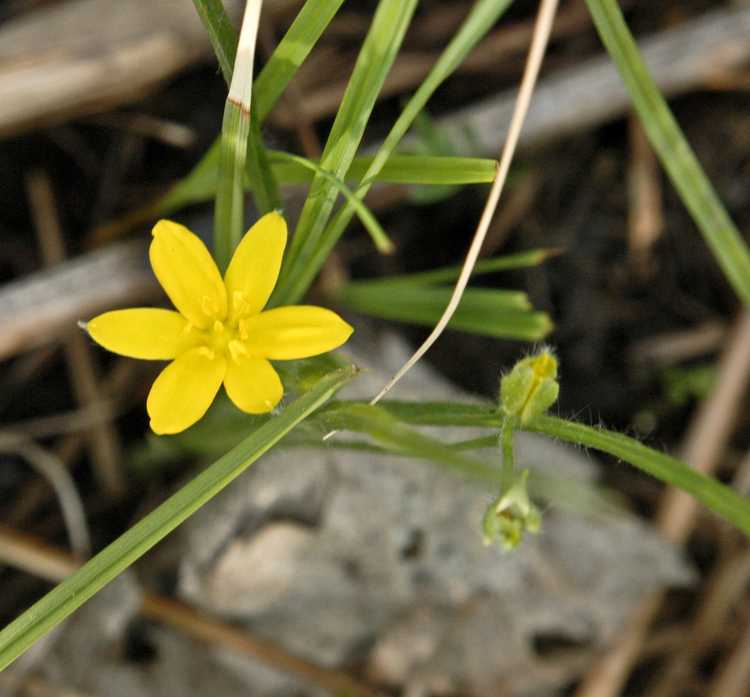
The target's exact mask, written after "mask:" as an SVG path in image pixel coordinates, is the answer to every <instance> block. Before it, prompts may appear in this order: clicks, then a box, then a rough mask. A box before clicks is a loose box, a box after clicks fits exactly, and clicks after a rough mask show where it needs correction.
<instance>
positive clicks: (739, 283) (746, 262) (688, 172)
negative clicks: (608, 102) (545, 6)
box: [586, 0, 750, 307]
mask: <svg viewBox="0 0 750 697" xmlns="http://www.w3.org/2000/svg"><path fill="white" fill-rule="evenodd" d="M586 3H587V4H588V7H589V10H590V12H591V16H592V17H593V19H594V23H595V24H596V28H597V30H598V32H599V36H600V37H601V40H602V42H603V43H604V45H605V47H606V49H607V51H608V52H609V54H610V56H611V57H612V60H613V61H614V62H615V64H616V65H617V67H618V69H619V71H620V73H621V74H622V78H623V80H624V82H625V85H626V87H627V89H628V92H630V96H631V97H632V98H633V103H634V105H635V108H636V111H637V112H638V116H639V117H640V119H641V122H642V123H643V127H644V129H645V130H646V133H647V135H648V138H649V141H650V142H651V145H652V146H653V148H654V150H655V151H656V154H657V155H658V157H659V160H660V161H661V163H662V165H663V166H664V168H665V169H666V170H667V173H668V174H669V178H670V179H671V180H672V183H673V184H674V186H675V188H676V189H677V191H678V193H679V194H680V198H681V199H682V201H683V203H684V204H685V206H686V207H687V209H688V211H689V212H690V215H691V216H692V218H693V220H694V221H695V223H696V224H697V225H698V227H699V229H700V231H701V233H702V234H703V238H704V239H705V240H706V242H707V244H708V246H709V247H710V249H711V251H712V252H713V255H714V257H716V260H717V261H718V263H719V266H721V268H722V270H723V271H724V274H725V275H726V277H727V280H728V281H729V283H730V284H731V285H732V287H733V288H734V290H735V292H736V293H737V295H738V296H739V297H740V299H741V300H742V302H743V303H744V304H745V306H747V307H750V251H748V247H747V245H746V244H745V242H744V240H743V238H742V235H741V234H740V233H739V231H738V230H737V228H736V227H735V225H734V223H733V222H732V219H731V218H730V217H729V214H728V213H727V211H726V209H725V208H724V206H723V204H722V203H721V200H720V199H719V197H718V196H717V194H716V191H715V190H714V188H713V186H712V185H711V182H710V181H709V179H708V177H706V174H705V173H704V172H703V169H702V167H701V165H700V163H699V162H698V159H697V158H696V156H695V153H693V150H692V149H691V147H690V145H689V144H688V142H687V140H686V139H685V136H684V135H683V133H682V131H681V130H680V127H679V125H678V124H677V121H676V120H675V118H674V116H673V115H672V112H671V111H670V110H669V107H668V106H667V103H666V101H665V100H664V97H663V96H662V95H661V92H659V89H658V87H657V86H656V84H655V83H654V81H653V78H652V77H651V75H650V74H649V72H648V69H647V68H646V66H645V64H644V62H643V59H642V58H641V55H640V52H639V51H638V46H637V45H636V43H635V40H634V39H633V36H632V34H631V33H630V31H629V30H628V27H627V24H625V20H624V19H623V16H622V12H621V11H620V8H619V6H618V4H617V2H616V0H586Z"/></svg>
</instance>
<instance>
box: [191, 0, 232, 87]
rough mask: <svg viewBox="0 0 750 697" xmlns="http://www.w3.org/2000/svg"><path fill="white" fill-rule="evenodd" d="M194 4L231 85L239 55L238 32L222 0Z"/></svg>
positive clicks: (221, 67)
mask: <svg viewBox="0 0 750 697" xmlns="http://www.w3.org/2000/svg"><path fill="white" fill-rule="evenodd" d="M193 5H195V9H196V11H197V12H198V16H199V17H200V18H201V22H203V26H204V27H205V28H206V31H207V32H208V39H209V41H210V42H211V48H213V50H214V54H215V55H216V60H217V61H218V62H219V68H220V69H221V74H222V75H223V76H224V81H225V82H226V83H227V85H229V82H230V81H231V79H232V70H234V59H235V57H236V56H237V32H235V30H234V26H232V21H231V20H230V19H229V16H228V15H227V13H226V11H225V10H224V3H222V1H221V0H193Z"/></svg>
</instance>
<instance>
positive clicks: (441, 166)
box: [147, 140, 496, 217]
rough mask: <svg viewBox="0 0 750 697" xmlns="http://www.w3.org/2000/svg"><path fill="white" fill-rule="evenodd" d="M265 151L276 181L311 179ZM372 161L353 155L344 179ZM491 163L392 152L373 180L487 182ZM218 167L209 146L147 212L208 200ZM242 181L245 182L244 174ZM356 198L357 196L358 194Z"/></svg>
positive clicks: (358, 176) (359, 175)
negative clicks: (202, 155) (153, 207)
mask: <svg viewBox="0 0 750 697" xmlns="http://www.w3.org/2000/svg"><path fill="white" fill-rule="evenodd" d="M250 143H252V140H251V141H250ZM266 154H267V156H268V161H269V164H270V166H271V170H272V172H273V176H274V179H275V180H276V181H277V182H278V183H279V184H281V185H284V184H307V183H309V182H311V181H312V180H313V174H314V173H313V172H312V171H311V170H310V168H309V167H305V166H302V165H300V164H297V163H295V162H293V161H291V160H290V159H289V158H288V153H285V152H281V151H274V150H268V151H266ZM372 161H373V157H371V156H361V157H355V158H354V160H353V161H352V164H351V167H350V168H349V171H348V172H347V174H346V181H350V182H359V181H361V180H362V179H363V178H364V176H365V173H366V172H367V170H368V168H369V167H370V165H371V164H372ZM310 162H312V163H314V164H315V165H317V166H320V162H318V161H316V160H310ZM495 166H496V163H495V161H494V160H487V159H482V158H474V157H434V156H423V155H394V156H393V157H391V158H390V159H389V160H388V162H386V164H385V165H384V166H383V168H382V169H381V170H380V171H379V172H378V174H377V175H376V177H375V181H376V182H383V183H386V184H419V185H436V186H442V185H454V184H455V185H458V184H489V183H490V182H491V181H492V178H493V177H494V176H495ZM218 171H219V149H218V147H211V148H210V149H209V150H208V152H207V153H206V155H205V156H204V157H203V159H202V160H201V161H200V162H199V163H198V164H197V165H196V166H195V168H194V169H193V171H192V172H191V173H190V174H189V175H188V176H187V177H185V178H184V179H181V180H180V181H179V182H177V184H175V185H174V186H173V187H172V189H171V190H170V191H169V192H168V193H167V194H166V196H164V197H163V198H162V199H161V200H160V201H158V203H157V205H156V207H155V211H156V212H155V213H154V211H151V212H150V213H149V215H154V214H156V215H166V214H168V213H172V212H173V211H176V210H179V209H180V208H182V207H183V206H188V205H190V204H193V203H201V202H203V201H208V200H209V199H210V198H212V197H213V196H214V195H215V194H216V180H217V177H218ZM245 183H246V185H247V184H248V178H247V177H246V179H245ZM357 199H358V200H359V199H361V197H359V196H358V197H357ZM352 205H353V204H352ZM147 217H148V216H147Z"/></svg>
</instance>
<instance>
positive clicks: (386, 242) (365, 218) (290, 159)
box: [276, 153, 395, 254]
mask: <svg viewBox="0 0 750 697" xmlns="http://www.w3.org/2000/svg"><path fill="white" fill-rule="evenodd" d="M276 157H277V158H279V159H280V160H281V161H283V162H287V163H289V164H293V165H296V166H297V167H301V168H303V169H306V170H307V171H309V172H313V173H315V174H317V175H318V176H320V177H323V178H324V179H325V180H326V181H328V182H329V183H330V184H331V186H334V187H335V188H336V189H337V191H338V192H339V193H340V194H341V195H342V196H343V197H344V198H345V199H346V200H347V201H349V202H350V203H351V204H352V206H353V207H354V210H355V211H356V212H357V215H358V216H359V219H360V221H361V222H362V225H364V226H365V229H366V230H367V232H369V233H370V237H371V238H372V241H373V243H374V244H375V247H376V248H377V250H378V251H379V252H380V253H381V254H392V253H393V250H394V249H395V247H394V246H393V242H391V240H390V238H389V237H388V235H387V234H386V232H385V230H383V228H382V227H381V225H380V223H379V222H378V221H377V219H376V218H375V216H374V215H373V214H372V213H371V212H370V209H369V208H368V207H367V206H365V204H364V203H362V201H360V200H359V199H358V198H356V197H355V196H354V194H353V193H352V192H351V191H350V190H349V187H347V186H346V184H345V183H344V182H342V181H341V180H340V179H337V178H336V177H335V176H334V175H333V174H332V173H331V172H327V171H326V170H324V169H323V168H322V167H321V166H320V165H317V164H315V163H314V162H312V161H311V160H308V159H307V158H305V157H300V156H299V155H292V154H291V153H276Z"/></svg>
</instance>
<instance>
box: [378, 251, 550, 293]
mask: <svg viewBox="0 0 750 697" xmlns="http://www.w3.org/2000/svg"><path fill="white" fill-rule="evenodd" d="M558 253H559V250H557V249H531V250H529V251H528V252H519V253H518V254H508V255H506V256H502V257H495V258H494V259H485V260H484V261H479V262H477V265H476V266H475V267H474V271H473V272H472V276H481V275H482V274H488V273H495V272H497V271H508V270H511V269H523V268H528V267H529V266H539V264H541V263H543V262H544V261H546V260H547V259H548V258H549V257H551V256H554V255H556V254H558ZM460 273H461V267H460V266H445V267H443V268H440V269H432V270H430V271H421V272H419V273H410V274H404V275H401V276H388V277H386V278H378V279H373V280H371V281H366V283H367V285H368V286H377V287H378V288H383V287H388V286H402V285H414V286H425V285H432V284H435V283H450V282H451V281H455V280H456V279H457V278H458V276H459V274H460Z"/></svg>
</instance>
